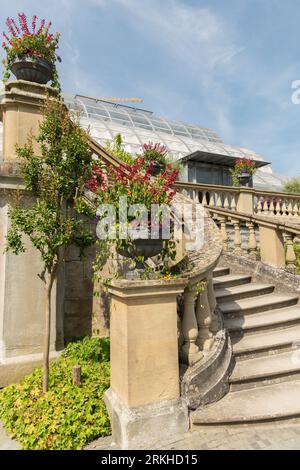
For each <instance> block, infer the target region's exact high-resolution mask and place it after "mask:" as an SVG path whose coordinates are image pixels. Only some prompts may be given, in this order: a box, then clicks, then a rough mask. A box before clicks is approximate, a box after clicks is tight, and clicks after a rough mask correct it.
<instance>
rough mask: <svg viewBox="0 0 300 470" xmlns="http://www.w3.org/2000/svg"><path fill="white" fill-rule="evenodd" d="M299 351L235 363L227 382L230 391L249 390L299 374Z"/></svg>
mask: <svg viewBox="0 0 300 470" xmlns="http://www.w3.org/2000/svg"><path fill="white" fill-rule="evenodd" d="M298 351H299V353H300V349H299V350H295V351H287V352H282V353H280V354H273V355H270V356H265V357H256V358H251V359H247V360H245V361H238V362H236V364H235V366H234V369H233V372H232V374H231V376H230V379H229V382H230V383H231V384H232V388H231V389H232V391H234V390H241V389H246V388H247V389H249V388H253V387H257V386H261V385H264V384H266V383H270V381H271V380H272V379H273V380H274V379H275V380H276V381H277V382H279V381H283V380H284V379H285V378H286V379H287V378H290V377H294V376H295V374H300V357H299V356H300V354H299V353H298Z"/></svg>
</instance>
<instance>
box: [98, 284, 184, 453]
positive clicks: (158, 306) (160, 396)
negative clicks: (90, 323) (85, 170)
mask: <svg viewBox="0 0 300 470" xmlns="http://www.w3.org/2000/svg"><path fill="white" fill-rule="evenodd" d="M183 290H184V283H183V281H179V280H176V281H173V280H172V281H161V280H151V281H127V280H126V281H125V280H124V281H116V282H114V284H113V285H112V286H110V287H109V292H110V294H111V323H110V328H111V329H110V339H111V388H110V389H109V390H108V392H107V393H106V404H107V406H108V409H109V413H110V418H111V424H112V431H113V437H114V440H115V442H116V443H117V444H118V445H119V446H121V447H122V448H123V449H135V448H138V447H143V446H147V447H148V448H149V446H151V445H153V444H154V443H155V442H157V441H159V442H163V441H166V440H168V439H169V438H170V436H172V438H174V436H180V435H182V434H183V433H184V432H186V431H187V429H188V419H187V407H186V405H185V403H183V402H182V401H181V399H180V396H179V361H178V334H177V301H176V298H177V296H178V294H180V293H182V292H183Z"/></svg>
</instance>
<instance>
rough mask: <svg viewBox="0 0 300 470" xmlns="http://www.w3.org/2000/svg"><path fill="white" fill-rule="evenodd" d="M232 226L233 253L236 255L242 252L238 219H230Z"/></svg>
mask: <svg viewBox="0 0 300 470" xmlns="http://www.w3.org/2000/svg"><path fill="white" fill-rule="evenodd" d="M232 223H233V227H234V253H235V254H236V255H238V256H240V255H241V254H242V238H241V230H240V222H239V220H232Z"/></svg>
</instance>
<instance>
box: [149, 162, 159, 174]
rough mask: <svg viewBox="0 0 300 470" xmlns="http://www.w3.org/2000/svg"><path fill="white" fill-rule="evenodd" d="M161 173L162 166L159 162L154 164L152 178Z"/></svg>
mask: <svg viewBox="0 0 300 470" xmlns="http://www.w3.org/2000/svg"><path fill="white" fill-rule="evenodd" d="M160 172H161V165H160V163H158V162H153V167H152V170H151V175H152V176H157V175H159V173H160Z"/></svg>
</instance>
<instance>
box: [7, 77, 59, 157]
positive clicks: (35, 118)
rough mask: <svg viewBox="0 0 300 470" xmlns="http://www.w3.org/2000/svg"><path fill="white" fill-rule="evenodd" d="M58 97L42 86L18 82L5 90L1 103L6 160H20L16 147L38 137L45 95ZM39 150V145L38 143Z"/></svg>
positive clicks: (51, 90) (51, 89) (49, 88)
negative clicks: (33, 136)
mask: <svg viewBox="0 0 300 470" xmlns="http://www.w3.org/2000/svg"><path fill="white" fill-rule="evenodd" d="M46 94H48V95H49V96H50V97H55V96H56V94H57V92H56V91H55V90H54V89H53V88H51V87H49V86H47V85H39V84H38V83H31V82H26V81H24V80H18V81H14V82H10V83H8V84H7V85H6V86H5V95H4V98H3V100H2V101H1V110H0V119H1V120H2V121H3V160H4V161H7V160H16V159H17V153H16V145H19V146H23V145H24V144H25V143H26V142H27V139H28V135H29V134H30V133H32V134H33V135H36V133H37V131H38V126H39V123H40V121H41V116H42V109H41V108H42V105H43V101H44V99H45V95H46ZM34 145H35V149H36V150H38V147H37V144H36V143H34Z"/></svg>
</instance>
